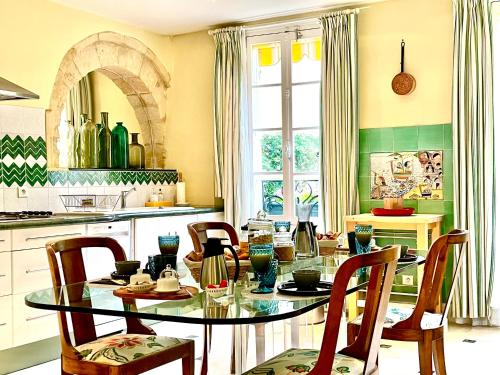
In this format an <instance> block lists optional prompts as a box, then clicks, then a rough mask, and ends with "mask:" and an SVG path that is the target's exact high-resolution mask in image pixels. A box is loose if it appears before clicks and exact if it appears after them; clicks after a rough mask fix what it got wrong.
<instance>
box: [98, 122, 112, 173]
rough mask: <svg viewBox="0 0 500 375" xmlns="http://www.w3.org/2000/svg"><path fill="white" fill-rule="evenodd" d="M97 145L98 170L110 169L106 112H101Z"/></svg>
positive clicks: (109, 140)
mask: <svg viewBox="0 0 500 375" xmlns="http://www.w3.org/2000/svg"><path fill="white" fill-rule="evenodd" d="M97 141H98V143H99V147H98V149H99V161H98V167H99V168H111V130H109V126H108V112H101V128H100V129H99V133H98V135H97Z"/></svg>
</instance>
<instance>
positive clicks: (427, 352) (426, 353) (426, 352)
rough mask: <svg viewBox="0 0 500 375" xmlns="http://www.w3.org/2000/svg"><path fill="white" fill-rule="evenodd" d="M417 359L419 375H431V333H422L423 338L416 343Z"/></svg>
mask: <svg viewBox="0 0 500 375" xmlns="http://www.w3.org/2000/svg"><path fill="white" fill-rule="evenodd" d="M418 357H419V362H420V375H432V332H430V331H429V332H425V331H424V337H423V338H422V340H421V341H419V342H418Z"/></svg>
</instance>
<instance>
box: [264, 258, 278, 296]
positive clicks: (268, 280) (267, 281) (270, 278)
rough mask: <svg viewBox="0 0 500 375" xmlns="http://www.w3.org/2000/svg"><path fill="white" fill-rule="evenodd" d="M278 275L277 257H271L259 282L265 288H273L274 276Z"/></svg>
mask: <svg viewBox="0 0 500 375" xmlns="http://www.w3.org/2000/svg"><path fill="white" fill-rule="evenodd" d="M277 275H278V259H273V260H272V261H271V264H270V265H269V269H268V270H267V272H266V273H265V274H264V275H262V276H261V279H260V282H261V283H262V284H263V285H264V287H266V288H271V289H274V284H276V277H277Z"/></svg>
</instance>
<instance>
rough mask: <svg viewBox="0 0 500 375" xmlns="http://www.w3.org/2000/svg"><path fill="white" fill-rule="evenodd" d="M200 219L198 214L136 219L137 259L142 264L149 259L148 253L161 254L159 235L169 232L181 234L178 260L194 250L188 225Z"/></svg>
mask: <svg viewBox="0 0 500 375" xmlns="http://www.w3.org/2000/svg"><path fill="white" fill-rule="evenodd" d="M197 220H198V215H179V216H166V217H152V218H145V219H136V221H135V259H137V260H140V261H141V264H142V265H145V264H146V263H147V261H148V255H155V254H159V253H160V250H159V247H158V236H160V235H166V234H168V233H170V234H174V233H175V232H177V234H178V235H179V252H178V253H177V262H181V261H182V258H183V257H184V256H185V255H186V254H187V253H189V252H190V251H191V250H193V243H192V241H191V237H190V236H189V234H188V231H187V225H188V224H189V223H193V222H195V221H197Z"/></svg>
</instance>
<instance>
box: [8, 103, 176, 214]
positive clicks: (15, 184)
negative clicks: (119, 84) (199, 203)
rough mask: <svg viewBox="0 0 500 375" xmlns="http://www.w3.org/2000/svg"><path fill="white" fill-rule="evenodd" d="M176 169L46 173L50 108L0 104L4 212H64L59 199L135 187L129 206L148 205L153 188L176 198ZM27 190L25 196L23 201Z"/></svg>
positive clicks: (115, 191)
mask: <svg viewBox="0 0 500 375" xmlns="http://www.w3.org/2000/svg"><path fill="white" fill-rule="evenodd" d="M175 182H177V172H176V171H175V170H141V171H106V170H92V171H83V170H71V171H63V170H57V171H48V170H47V145H46V142H45V110H44V109H41V108H30V107H16V106H7V105H0V211H19V210H51V211H55V212H60V211H64V210H65V208H64V206H63V205H62V202H61V200H60V198H59V195H65V194H120V192H121V191H122V190H126V189H129V188H130V187H132V186H134V187H135V188H136V191H135V192H134V193H132V194H130V195H129V197H128V199H127V203H128V206H130V207H138V206H143V205H144V202H146V201H148V200H149V196H150V194H151V192H152V190H153V188H154V189H162V192H163V194H164V196H165V199H166V200H173V198H174V196H175ZM21 186H22V187H24V188H25V189H26V191H27V197H26V198H19V197H18V188H19V187H21Z"/></svg>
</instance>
